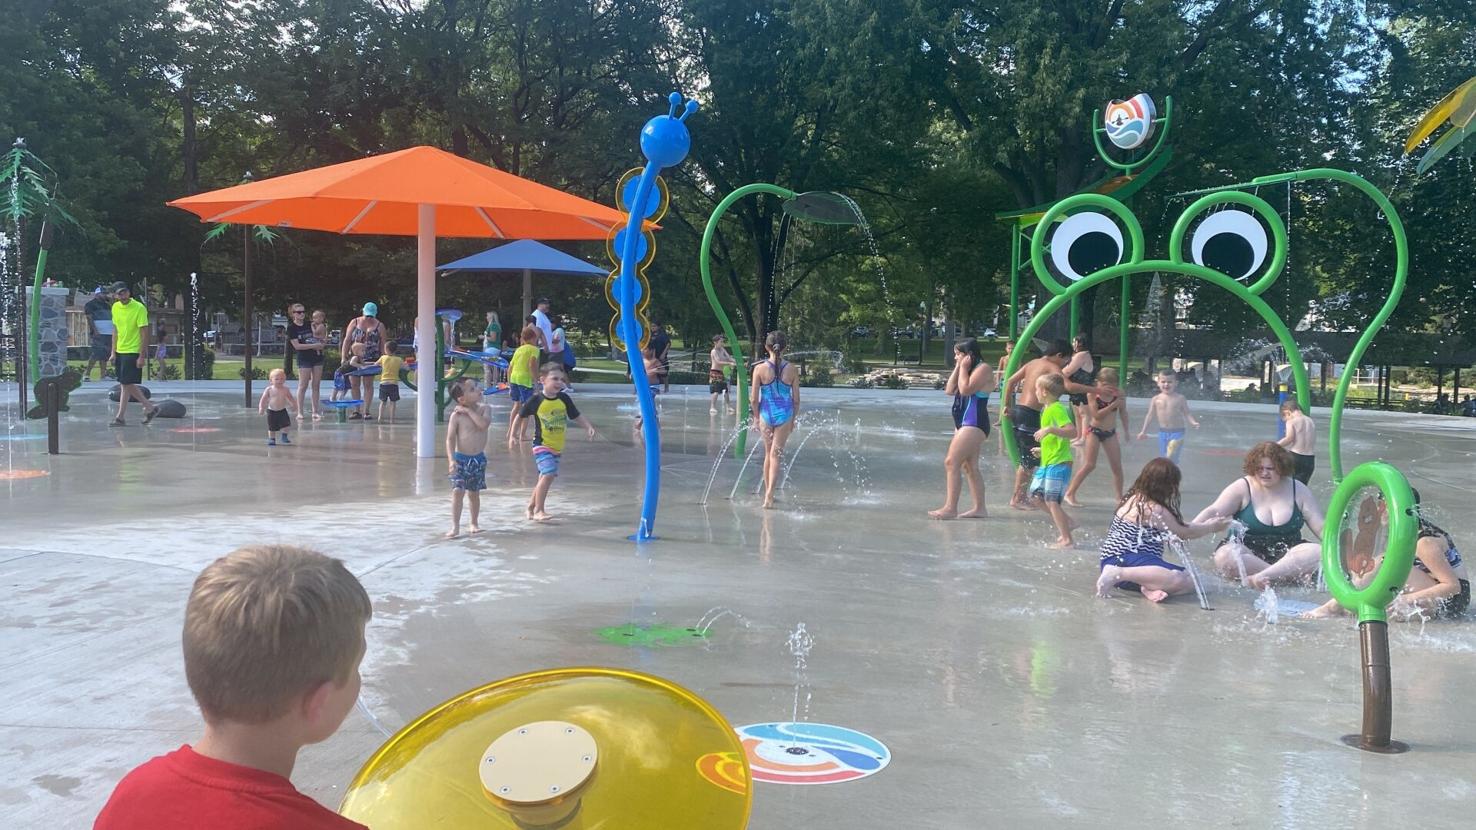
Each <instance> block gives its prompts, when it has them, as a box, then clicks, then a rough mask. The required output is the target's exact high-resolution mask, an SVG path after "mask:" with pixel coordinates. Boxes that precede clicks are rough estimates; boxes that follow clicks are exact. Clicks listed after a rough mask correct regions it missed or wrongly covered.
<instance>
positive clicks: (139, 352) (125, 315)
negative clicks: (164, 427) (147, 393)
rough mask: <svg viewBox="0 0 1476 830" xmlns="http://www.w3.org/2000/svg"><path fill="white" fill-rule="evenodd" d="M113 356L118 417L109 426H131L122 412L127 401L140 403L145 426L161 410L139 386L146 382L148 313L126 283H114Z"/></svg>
mask: <svg viewBox="0 0 1476 830" xmlns="http://www.w3.org/2000/svg"><path fill="white" fill-rule="evenodd" d="M113 296H114V297H115V298H117V299H116V301H115V302H114V303H113V309H112V311H113V353H112V354H111V355H109V359H110V360H111V361H112V363H113V369H114V371H116V372H117V374H118V386H119V390H118V414H117V415H115V416H113V422H112V424H110V426H115V427H122V426H128V424H127V423H125V422H124V421H123V413H124V411H125V410H127V409H128V401H130V400H135V401H138V402H139V404H140V405H142V406H143V408H144V423H146V424H147V423H148V422H150V421H152V420H154V415H155V414H157V413H158V411H159V408H158V407H157V406H154V405H153V404H151V403H149V399H148V398H145V397H144V394H143V390H141V389H139V388H138V384H140V383H143V368H144V360H145V359H146V358H145V357H144V356H145V355H147V354H148V353H149V311H148V309H146V308H144V304H143V303H141V302H138V301H136V300H134V299H133V290H132V289H130V288H129V287H128V283H126V282H116V283H113Z"/></svg>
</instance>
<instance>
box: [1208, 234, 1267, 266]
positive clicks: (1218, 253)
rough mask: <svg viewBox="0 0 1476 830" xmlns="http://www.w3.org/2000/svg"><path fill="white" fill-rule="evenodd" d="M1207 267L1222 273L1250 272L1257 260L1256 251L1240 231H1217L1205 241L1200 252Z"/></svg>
mask: <svg viewBox="0 0 1476 830" xmlns="http://www.w3.org/2000/svg"><path fill="white" fill-rule="evenodd" d="M1200 256H1201V257H1202V258H1203V259H1204V266H1205V267H1206V268H1213V269H1214V270H1216V271H1219V272H1220V273H1221V274H1229V275H1230V276H1232V277H1240V276H1244V275H1245V274H1248V273H1250V270H1251V268H1252V267H1253V264H1254V262H1255V252H1254V251H1252V250H1251V244H1250V241H1249V240H1247V239H1246V238H1245V237H1243V236H1241V235H1240V234H1238V233H1217V234H1215V235H1214V236H1212V237H1210V238H1209V239H1208V240H1207V241H1206V242H1205V243H1204V251H1203V252H1202V253H1201V254H1200Z"/></svg>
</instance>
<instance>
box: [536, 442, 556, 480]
mask: <svg viewBox="0 0 1476 830" xmlns="http://www.w3.org/2000/svg"><path fill="white" fill-rule="evenodd" d="M560 457H561V456H560V455H559V454H558V453H556V452H554V451H553V450H551V449H549V448H548V447H538V446H535V447H534V448H533V462H534V463H535V464H537V465H538V474H539V475H541V476H556V475H558V474H559V458H560Z"/></svg>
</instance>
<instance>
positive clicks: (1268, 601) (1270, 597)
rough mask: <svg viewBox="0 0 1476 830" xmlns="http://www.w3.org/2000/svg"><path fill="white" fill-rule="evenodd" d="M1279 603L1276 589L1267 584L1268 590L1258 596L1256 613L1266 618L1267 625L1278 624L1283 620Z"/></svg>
mask: <svg viewBox="0 0 1476 830" xmlns="http://www.w3.org/2000/svg"><path fill="white" fill-rule="evenodd" d="M1277 604H1278V603H1277V599H1276V589H1275V588H1272V587H1271V586H1270V585H1267V586H1266V590H1264V591H1262V592H1261V595H1260V596H1258V597H1256V605H1255V608H1256V613H1258V614H1260V616H1261V619H1263V620H1265V621H1266V624H1267V625H1276V624H1277V623H1278V622H1280V620H1281V613H1280V612H1279V611H1278V609H1277Z"/></svg>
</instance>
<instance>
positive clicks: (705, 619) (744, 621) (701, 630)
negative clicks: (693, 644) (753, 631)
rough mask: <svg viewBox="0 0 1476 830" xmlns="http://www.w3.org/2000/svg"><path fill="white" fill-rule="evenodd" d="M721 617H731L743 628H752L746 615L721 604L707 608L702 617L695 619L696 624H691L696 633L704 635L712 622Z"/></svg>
mask: <svg viewBox="0 0 1476 830" xmlns="http://www.w3.org/2000/svg"><path fill="white" fill-rule="evenodd" d="M723 617H732V618H733V619H734V620H735V621H736V622H737V623H738V624H739V625H741V626H743V627H744V628H753V623H752V622H751V621H750V620H749V619H748V618H747V617H745V616H743V615H742V614H740V613H738V612H737V611H734V610H733V609H731V608H728V607H726V606H722V605H719V606H717V607H715V608H709V609H707V613H706V614H703V615H702V618H701V619H699V620H698V621H697V624H696V625H694V626H692V628H693V629H694V630H695V631H696V632H697V633H698V634H701V635H702V636H704V637H706V636H707V632H708V630H709V629H711V628H712V626H713V623H716V622H717V621H718V620H720V619H722V618H723Z"/></svg>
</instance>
